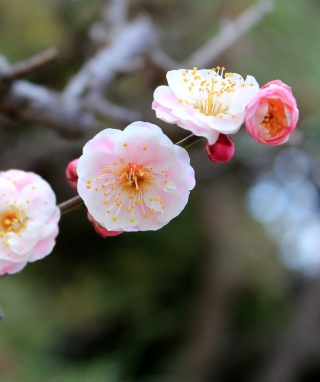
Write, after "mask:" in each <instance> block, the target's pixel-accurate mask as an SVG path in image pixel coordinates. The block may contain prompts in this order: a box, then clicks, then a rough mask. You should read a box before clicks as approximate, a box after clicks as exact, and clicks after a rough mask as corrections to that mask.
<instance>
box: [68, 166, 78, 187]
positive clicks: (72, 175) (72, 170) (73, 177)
mask: <svg viewBox="0 0 320 382" xmlns="http://www.w3.org/2000/svg"><path fill="white" fill-rule="evenodd" d="M78 161H79V159H74V160H73V161H71V162H70V163H69V164H68V166H67V169H66V177H67V181H68V183H69V186H70V187H72V188H74V189H75V190H76V189H77V183H78V174H77V165H78Z"/></svg>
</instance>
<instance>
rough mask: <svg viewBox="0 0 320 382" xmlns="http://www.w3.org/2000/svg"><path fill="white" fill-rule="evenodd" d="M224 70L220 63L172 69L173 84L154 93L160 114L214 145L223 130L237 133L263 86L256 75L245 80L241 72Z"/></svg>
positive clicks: (153, 105) (154, 105)
mask: <svg viewBox="0 0 320 382" xmlns="http://www.w3.org/2000/svg"><path fill="white" fill-rule="evenodd" d="M224 70H225V68H220V67H219V66H218V67H217V68H213V69H202V70H197V68H193V70H188V69H179V70H171V71H169V72H168V73H167V80H168V85H169V86H159V87H158V88H157V89H156V90H155V92H154V101H153V103H152V108H153V109H154V110H155V112H156V115H157V117H158V118H160V119H162V120H163V121H165V122H168V123H175V124H177V125H178V126H180V127H182V128H183V129H186V130H189V131H191V132H192V133H193V134H195V135H197V136H201V137H205V138H207V140H208V141H209V144H210V145H212V144H214V143H215V142H216V141H217V139H218V137H219V133H222V134H235V133H236V132H237V131H238V130H239V129H240V127H241V125H242V123H243V121H244V117H245V111H246V107H247V105H248V103H249V102H250V100H251V98H252V97H253V96H254V95H255V93H256V92H257V91H258V89H259V85H258V83H257V81H256V80H255V78H254V77H252V76H247V78H246V80H245V81H244V80H243V78H242V76H241V75H239V74H236V73H224Z"/></svg>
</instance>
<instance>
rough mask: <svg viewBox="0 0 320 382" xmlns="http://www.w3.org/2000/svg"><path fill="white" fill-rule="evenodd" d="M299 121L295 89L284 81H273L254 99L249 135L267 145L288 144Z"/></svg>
mask: <svg viewBox="0 0 320 382" xmlns="http://www.w3.org/2000/svg"><path fill="white" fill-rule="evenodd" d="M298 118H299V110H298V109H297V102H296V100H295V98H294V96H293V95H292V91H291V88H290V87H289V86H288V85H286V84H284V83H283V82H281V81H280V80H275V81H270V82H268V83H267V84H266V85H264V86H263V87H262V88H261V89H260V90H259V91H258V93H256V95H255V96H254V97H253V98H252V100H251V101H250V103H249V105H248V107H247V113H246V118H245V123H246V128H247V132H248V133H249V134H250V135H251V136H252V138H253V139H255V140H256V141H258V142H260V143H264V144H266V145H274V146H276V145H281V144H282V143H285V142H286V141H287V140H288V138H289V134H290V133H291V131H292V130H293V129H294V128H295V127H296V124H297V122H298Z"/></svg>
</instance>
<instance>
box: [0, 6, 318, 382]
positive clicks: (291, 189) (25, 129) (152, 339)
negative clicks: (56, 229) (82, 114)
mask: <svg viewBox="0 0 320 382" xmlns="http://www.w3.org/2000/svg"><path fill="white" fill-rule="evenodd" d="M253 3H254V2H253V1H251V0H241V1H236V0H197V1H191V0H132V1H131V5H130V12H129V17H130V18H134V17H136V16H137V15H138V14H139V13H141V12H144V13H147V14H149V15H150V16H151V18H152V20H153V22H154V23H155V25H156V26H157V28H159V30H160V34H161V46H162V48H163V50H164V51H165V52H167V53H168V54H169V55H170V56H171V57H172V58H174V59H175V60H176V61H183V60H184V59H185V58H186V57H188V56H189V55H190V54H191V53H192V52H193V51H194V50H195V49H197V48H198V47H199V46H201V45H202V44H204V43H205V42H206V41H207V40H209V39H210V38H212V37H213V36H214V35H215V34H216V33H217V32H218V31H219V30H220V28H221V26H222V25H224V23H225V22H227V21H228V20H231V19H232V18H234V17H236V16H237V15H239V14H240V13H241V12H243V11H244V10H245V9H246V8H247V7H248V6H250V5H252V4H253ZM104 4H105V3H104V2H103V1H100V0H90V1H88V0H15V1H12V0H1V1H0V53H1V54H2V55H4V56H5V57H6V58H7V59H8V60H10V61H11V62H17V61H19V60H21V59H24V58H26V57H29V56H31V55H32V54H35V53H37V52H39V51H41V50H43V49H45V48H47V47H49V46H56V47H57V49H58V50H59V54H60V55H59V60H58V62H57V63H55V64H53V65H51V66H49V67H48V68H45V69H43V70H42V71H40V72H39V73H37V74H35V75H34V76H32V77H31V78H29V80H30V81H32V82H35V83H38V84H41V85H45V86H48V87H50V88H53V89H55V90H57V91H59V90H61V89H62V88H63V87H64V86H65V85H66V83H67V81H68V80H69V79H70V78H71V77H72V76H73V75H74V74H75V73H76V72H77V70H79V68H80V67H81V66H82V65H83V63H84V62H85V61H86V60H87V59H88V58H90V57H91V56H92V55H93V54H94V53H95V49H96V48H95V47H94V46H93V44H92V41H91V40H90V37H89V34H88V31H89V30H90V26H91V25H92V23H93V22H94V21H95V20H98V19H99V18H100V14H101V10H102V7H103V6H104ZM274 5H275V8H274V11H273V12H272V13H270V14H268V15H266V16H265V17H264V18H263V19H262V20H261V22H259V23H258V24H257V25H255V26H254V27H253V28H252V29H251V30H250V31H249V32H248V33H246V34H245V35H244V36H242V37H241V38H240V39H238V40H237V41H236V42H235V44H233V45H232V46H231V47H230V48H229V49H228V50H226V51H225V52H224V53H223V54H222V55H221V56H220V57H219V60H218V62H212V64H211V66H217V65H223V66H225V67H226V68H227V70H228V71H233V72H237V73H241V74H242V75H243V76H245V75H247V74H251V75H253V76H254V77H255V78H256V79H257V80H258V82H259V83H260V84H261V85H263V84H265V83H266V82H268V81H270V80H273V79H281V80H282V81H283V82H285V83H287V84H289V85H290V86H291V87H292V89H293V93H294V95H295V96H296V99H297V102H298V106H299V109H300V121H299V124H298V128H297V130H296V131H295V132H294V133H293V134H292V135H291V138H290V141H289V143H287V144H286V145H284V146H282V147H266V146H263V145H259V144H258V143H256V142H254V141H252V140H251V138H250V137H249V136H248V135H247V134H246V132H245V130H244V129H243V130H242V131H241V132H240V133H239V134H237V136H236V137H235V142H236V154H235V157H234V158H233V159H232V161H231V162H229V163H227V164H220V165H217V164H213V163H212V162H210V161H209V160H208V159H207V158H206V155H205V153H204V142H200V143H198V144H197V145H195V146H193V147H191V148H190V150H189V153H190V157H191V163H192V165H193V167H194V169H195V173H196V179H197V186H196V188H195V189H194V190H193V191H192V192H191V195H190V201H189V203H188V205H187V206H186V208H185V210H184V211H183V212H182V213H181V215H180V216H179V217H177V218H176V219H174V220H173V221H172V222H170V224H168V225H167V226H165V227H164V228H163V229H161V230H160V231H158V232H144V233H141V232H139V233H134V234H132V233H127V234H123V235H120V236H117V237H114V238H107V239H102V238H100V237H99V236H98V235H97V234H96V233H95V231H94V230H93V228H92V227H91V225H90V223H89V222H88V221H87V219H86V215H85V212H84V210H82V209H79V210H77V211H74V212H71V213H69V214H67V215H64V216H63V217H62V219H61V222H60V234H59V237H58V241H57V245H56V247H55V249H54V251H53V252H52V253H51V254H50V255H49V256H48V257H47V258H45V259H43V260H41V261H39V262H36V263H33V264H29V265H28V266H27V267H26V268H25V269H24V270H23V271H22V272H21V273H19V274H17V275H12V276H5V277H2V278H1V279H0V307H1V309H2V311H3V314H4V319H3V320H2V321H1V322H0V381H1V382H43V381H46V382H75V381H81V382H117V381H123V382H135V381H143V382H160V381H161V382H162V381H165V382H166V381H168V382H171V381H173V382H176V381H181V382H236V381H237V382H247V381H250V382H316V381H319V380H320V278H319V272H320V210H319V187H320V167H319V164H320V156H319V147H320V128H319V123H320V114H319V113H320V108H319V104H320V90H319V89H320V87H319V83H320V65H319V62H320V50H319V37H320V23H319V15H320V2H319V1H318V0H308V1H301V0H275V1H274ZM165 83H166V80H165V72H164V71H163V70H161V68H159V67H157V66H156V65H155V64H154V63H152V62H151V61H150V60H148V59H146V60H145V61H144V63H143V67H142V68H141V69H140V70H136V71H135V72H132V73H129V74H127V75H121V76H119V77H118V78H116V79H115V81H114V82H113V83H112V86H110V87H109V89H108V92H107V97H108V99H110V100H113V101H114V102H117V103H119V104H122V105H123V106H126V107H130V108H131V109H133V110H137V111H139V112H141V113H142V115H143V119H144V120H145V121H149V122H153V123H156V124H158V125H160V126H161V127H162V128H163V129H164V131H165V132H166V133H167V134H168V135H169V136H170V138H171V139H172V140H173V141H178V140H179V139H182V138H183V137H185V136H186V132H185V131H183V130H182V129H179V128H178V127H176V126H174V125H168V124H165V123H162V122H161V121H159V120H157V119H156V117H155V115H154V112H153V111H152V110H151V108H150V105H151V102H152V99H153V98H152V94H153V91H154V89H155V88H156V86H158V85H161V84H165ZM0 127H1V128H0V161H1V170H7V169H9V168H19V169H23V170H27V171H35V172H37V173H39V174H40V175H41V176H43V177H44V178H45V179H46V180H48V181H49V182H50V184H51V185H52V187H53V189H54V191H55V192H56V195H57V199H58V202H62V201H64V200H66V199H67V198H70V197H72V196H74V195H75V193H74V191H73V190H71V189H70V188H69V187H68V185H67V183H66V181H65V177H64V171H65V167H66V164H67V163H68V162H69V161H70V160H72V159H74V158H76V157H78V156H79V155H80V154H81V150H82V147H83V145H84V143H85V142H86V141H87V140H89V139H90V138H91V137H92V136H93V135H94V134H95V133H96V132H98V130H97V131H90V132H88V133H87V134H85V136H84V137H82V138H79V139H76V140H66V139H65V138H64V137H61V136H59V135H58V134H56V133H55V132H54V131H52V130H49V129H47V128H46V127H45V126H33V125H30V124H18V123H14V122H12V123H3V124H2V125H1V126H0ZM108 127H116V128H124V127H125V124H123V123H121V122H119V121H109V122H108V121H102V122H101V126H100V128H101V129H102V128H108Z"/></svg>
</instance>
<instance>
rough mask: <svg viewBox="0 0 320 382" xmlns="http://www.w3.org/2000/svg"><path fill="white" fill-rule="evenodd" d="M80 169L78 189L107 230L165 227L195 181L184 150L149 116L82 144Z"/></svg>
mask: <svg viewBox="0 0 320 382" xmlns="http://www.w3.org/2000/svg"><path fill="white" fill-rule="evenodd" d="M77 171H78V175H79V180H78V192H79V195H80V196H81V197H82V199H83V200H84V203H85V205H86V207H87V208H88V211H89V213H90V214H91V215H92V216H93V218H94V219H95V220H96V221H97V222H98V223H99V224H100V225H101V226H102V227H104V228H106V229H107V230H108V231H120V230H121V231H138V230H140V231H145V230H157V229H159V228H161V227H163V226H164V225H165V224H167V223H168V222H169V221H170V220H171V219H173V218H174V217H176V216H177V215H179V213H180V212H181V211H182V210H183V208H184V207H185V205H186V203H187V201H188V197H189V193H190V190H191V189H192V188H193V187H194V185H195V179H194V171H193V169H192V167H191V166H190V158H189V156H188V153H187V152H186V150H185V149H183V148H181V147H179V146H176V145H174V144H173V143H172V142H171V141H170V139H169V138H168V137H167V136H166V135H165V134H163V132H162V130H161V129H160V128H159V127H158V126H156V125H153V124H151V123H145V122H134V123H132V124H131V125H129V126H128V127H126V128H125V129H124V130H123V131H120V130H115V129H106V130H104V131H101V132H100V133H99V134H98V135H96V136H95V137H94V138H93V139H92V140H90V141H89V142H88V143H87V144H86V145H85V146H84V148H83V155H82V156H81V157H80V158H79V163H78V168H77Z"/></svg>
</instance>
